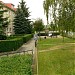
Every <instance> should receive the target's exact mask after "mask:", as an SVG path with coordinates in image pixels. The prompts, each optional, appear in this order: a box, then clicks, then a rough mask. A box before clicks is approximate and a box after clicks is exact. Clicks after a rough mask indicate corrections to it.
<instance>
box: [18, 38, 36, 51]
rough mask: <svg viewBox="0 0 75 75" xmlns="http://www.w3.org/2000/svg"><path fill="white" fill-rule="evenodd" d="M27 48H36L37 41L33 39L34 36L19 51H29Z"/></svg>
mask: <svg viewBox="0 0 75 75" xmlns="http://www.w3.org/2000/svg"><path fill="white" fill-rule="evenodd" d="M27 50H33V52H34V50H35V41H34V40H33V38H32V39H31V40H30V41H28V42H27V43H25V44H23V45H22V46H21V47H20V48H19V49H18V51H27Z"/></svg>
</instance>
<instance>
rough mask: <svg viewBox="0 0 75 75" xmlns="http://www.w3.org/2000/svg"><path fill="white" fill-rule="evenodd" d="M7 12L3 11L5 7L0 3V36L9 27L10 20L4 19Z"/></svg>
mask: <svg viewBox="0 0 75 75" xmlns="http://www.w3.org/2000/svg"><path fill="white" fill-rule="evenodd" d="M5 12H7V10H3V5H2V4H1V3H0V34H4V31H5V28H6V27H7V26H8V23H9V22H8V21H7V20H8V18H7V17H4V16H3V14H4V13H5Z"/></svg>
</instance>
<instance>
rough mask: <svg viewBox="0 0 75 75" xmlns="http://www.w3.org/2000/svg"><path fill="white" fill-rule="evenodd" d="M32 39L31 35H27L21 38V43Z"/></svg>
mask: <svg viewBox="0 0 75 75" xmlns="http://www.w3.org/2000/svg"><path fill="white" fill-rule="evenodd" d="M32 37H33V35H32V34H28V35H24V36H22V39H23V43H26V42H27V41H29V40H30V39H31V38H32Z"/></svg>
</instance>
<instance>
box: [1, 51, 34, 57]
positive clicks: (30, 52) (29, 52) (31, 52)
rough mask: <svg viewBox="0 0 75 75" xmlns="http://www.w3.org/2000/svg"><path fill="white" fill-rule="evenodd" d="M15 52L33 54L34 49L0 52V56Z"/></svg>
mask: <svg viewBox="0 0 75 75" xmlns="http://www.w3.org/2000/svg"><path fill="white" fill-rule="evenodd" d="M14 54H32V56H33V50H25V51H12V52H4V53H0V56H9V55H14Z"/></svg>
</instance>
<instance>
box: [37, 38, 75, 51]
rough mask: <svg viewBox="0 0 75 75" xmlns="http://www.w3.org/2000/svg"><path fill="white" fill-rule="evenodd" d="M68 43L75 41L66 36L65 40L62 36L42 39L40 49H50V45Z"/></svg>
mask: <svg viewBox="0 0 75 75" xmlns="http://www.w3.org/2000/svg"><path fill="white" fill-rule="evenodd" d="M66 43H75V40H74V39H69V38H65V39H64V42H63V39H62V38H51V39H41V41H40V40H39V42H38V46H37V47H38V50H45V49H49V48H50V47H54V46H59V45H64V44H66Z"/></svg>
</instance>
